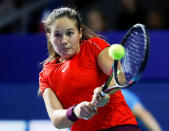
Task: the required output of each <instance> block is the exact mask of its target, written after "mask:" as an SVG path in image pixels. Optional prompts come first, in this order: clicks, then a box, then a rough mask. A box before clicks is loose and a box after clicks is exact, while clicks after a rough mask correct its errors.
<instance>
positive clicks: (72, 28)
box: [54, 27, 75, 32]
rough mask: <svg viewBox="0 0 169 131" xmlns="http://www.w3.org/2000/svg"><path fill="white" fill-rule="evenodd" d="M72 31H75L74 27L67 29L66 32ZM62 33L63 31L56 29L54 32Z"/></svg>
mask: <svg viewBox="0 0 169 131" xmlns="http://www.w3.org/2000/svg"><path fill="white" fill-rule="evenodd" d="M71 30H73V31H74V30H75V29H74V28H72V27H71V28H68V29H66V31H71ZM60 31H61V30H60V29H56V30H55V31H54V32H60Z"/></svg>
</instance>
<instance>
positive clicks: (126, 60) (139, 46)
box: [101, 24, 149, 96]
mask: <svg viewBox="0 0 169 131" xmlns="http://www.w3.org/2000/svg"><path fill="white" fill-rule="evenodd" d="M120 44H121V45H122V46H123V47H124V48H125V56H124V57H123V58H122V59H121V60H119V61H120V62H119V61H118V60H114V63H113V65H112V69H111V71H110V75H109V77H108V79H107V81H106V83H105V84H104V86H103V87H102V93H101V95H102V96H105V93H109V94H111V91H112V90H114V89H124V88H128V87H130V86H131V85H133V84H134V83H136V82H137V81H138V80H139V78H140V77H141V74H142V73H143V71H144V68H145V66H146V63H147V59H148V53H149V35H148V32H147V29H146V27H145V26H144V25H143V24H135V25H134V26H132V27H131V28H130V29H129V30H128V31H127V33H126V34H125V36H124V37H123V39H122V41H121V43H120ZM119 64H120V66H121V68H122V70H121V71H122V72H121V73H123V74H124V75H125V82H123V83H120V79H119V77H118V74H119V70H118V66H119ZM112 78H113V79H114V82H115V86H112V87H109V84H110V82H111V81H112Z"/></svg>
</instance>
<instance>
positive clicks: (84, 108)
mask: <svg viewBox="0 0 169 131" xmlns="http://www.w3.org/2000/svg"><path fill="white" fill-rule="evenodd" d="M74 113H75V115H76V116H77V117H78V118H80V119H85V120H88V119H91V118H92V117H93V116H94V115H95V114H96V113H97V110H96V108H94V107H93V105H92V104H91V103H90V102H86V101H85V102H82V103H80V104H78V105H77V106H76V107H75V109H74Z"/></svg>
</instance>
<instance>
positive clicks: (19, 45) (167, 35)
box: [0, 31, 169, 81]
mask: <svg viewBox="0 0 169 131" xmlns="http://www.w3.org/2000/svg"><path fill="white" fill-rule="evenodd" d="M123 35H124V32H110V33H107V34H105V39H106V40H107V41H108V42H110V44H113V43H119V42H120V40H121V38H122V37H123ZM150 41H151V43H150V44H151V45H150V55H149V60H148V64H147V68H146V70H145V73H144V75H143V78H145V79H169V69H168V67H169V32H167V31H161V32H159V31H152V32H150ZM0 45H1V46H0V47H1V49H0V60H1V70H0V74H1V75H0V81H37V78H38V73H39V71H40V69H41V66H40V64H39V63H40V62H42V61H43V60H44V59H45V58H46V57H47V49H46V39H45V36H44V35H41V34H37V35H19V34H18V35H16V34H15V35H1V36H0Z"/></svg>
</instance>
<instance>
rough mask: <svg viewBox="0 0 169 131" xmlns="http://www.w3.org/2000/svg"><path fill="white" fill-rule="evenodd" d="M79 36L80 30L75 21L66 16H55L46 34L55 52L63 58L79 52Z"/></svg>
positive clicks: (80, 34) (80, 35)
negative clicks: (49, 30) (49, 31)
mask: <svg viewBox="0 0 169 131" xmlns="http://www.w3.org/2000/svg"><path fill="white" fill-rule="evenodd" d="M81 37H82V32H81V31H78V29H77V26H76V22H75V21H74V20H72V19H69V18H67V17H61V18H57V19H56V20H55V21H54V22H53V24H52V25H51V33H49V34H48V38H49V40H50V42H51V44H52V45H53V48H54V50H55V52H56V53H57V54H58V55H60V56H61V58H63V59H69V58H71V57H72V56H73V55H75V54H76V53H78V52H79V50H80V39H81Z"/></svg>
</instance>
